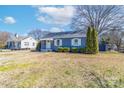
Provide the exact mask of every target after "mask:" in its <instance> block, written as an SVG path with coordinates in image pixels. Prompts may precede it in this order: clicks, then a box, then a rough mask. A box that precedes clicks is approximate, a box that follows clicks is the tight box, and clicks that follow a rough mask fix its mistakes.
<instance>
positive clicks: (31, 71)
mask: <svg viewBox="0 0 124 93" xmlns="http://www.w3.org/2000/svg"><path fill="white" fill-rule="evenodd" d="M0 87H21V88H22V87H31V88H32V87H124V54H122V53H116V52H105V53H99V54H97V55H86V54H72V53H54V52H46V53H41V52H29V51H12V52H0Z"/></svg>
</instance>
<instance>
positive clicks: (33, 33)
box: [28, 29, 48, 40]
mask: <svg viewBox="0 0 124 93" xmlns="http://www.w3.org/2000/svg"><path fill="white" fill-rule="evenodd" d="M47 33H48V31H42V30H40V29H35V30H32V31H30V32H29V33H28V35H29V36H32V37H34V38H35V39H36V40H40V39H41V38H42V37H43V36H44V35H45V34H47Z"/></svg>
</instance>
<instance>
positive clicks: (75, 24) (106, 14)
mask: <svg viewBox="0 0 124 93" xmlns="http://www.w3.org/2000/svg"><path fill="white" fill-rule="evenodd" d="M75 9H76V12H75V15H74V17H73V19H72V29H74V30H77V31H80V30H84V29H85V30H86V28H87V27H88V26H93V27H95V28H96V30H97V31H98V34H99V35H100V34H101V33H104V32H106V31H109V30H110V29H112V28H113V27H114V26H116V25H120V26H121V25H124V13H123V11H122V10H123V6H110V5H106V6H105V5H96V6H94V5H90V6H88V5H84V6H83V5H79V6H76V7H75Z"/></svg>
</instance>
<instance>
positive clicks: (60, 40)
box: [54, 39, 62, 46]
mask: <svg viewBox="0 0 124 93" xmlns="http://www.w3.org/2000/svg"><path fill="white" fill-rule="evenodd" d="M57 40H59V45H57ZM54 45H55V46H62V39H55V40H54Z"/></svg>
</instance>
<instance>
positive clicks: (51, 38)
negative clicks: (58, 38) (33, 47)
mask: <svg viewBox="0 0 124 93" xmlns="http://www.w3.org/2000/svg"><path fill="white" fill-rule="evenodd" d="M40 40H41V41H42V40H53V38H43V39H40Z"/></svg>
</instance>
